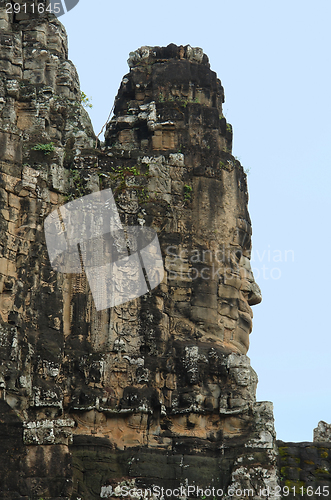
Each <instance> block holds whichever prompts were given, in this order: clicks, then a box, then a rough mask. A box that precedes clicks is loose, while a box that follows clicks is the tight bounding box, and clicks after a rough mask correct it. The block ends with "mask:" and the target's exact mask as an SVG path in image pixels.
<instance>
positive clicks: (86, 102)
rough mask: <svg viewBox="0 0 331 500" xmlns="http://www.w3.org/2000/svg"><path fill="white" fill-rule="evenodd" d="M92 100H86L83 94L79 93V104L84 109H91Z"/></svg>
mask: <svg viewBox="0 0 331 500" xmlns="http://www.w3.org/2000/svg"><path fill="white" fill-rule="evenodd" d="M91 100H92V98H88V97H87V95H86V94H85V92H83V91H81V93H80V102H81V105H82V106H83V107H84V108H93V104H92V103H91Z"/></svg>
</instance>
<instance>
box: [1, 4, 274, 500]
mask: <svg viewBox="0 0 331 500" xmlns="http://www.w3.org/2000/svg"><path fill="white" fill-rule="evenodd" d="M5 10H6V9H5V8H4V7H3V5H2V4H1V5H0V14H1V16H0V27H1V30H2V31H1V34H0V44H1V57H0V70H1V74H0V147H1V161H0V195H1V198H0V199H1V214H0V224H1V242H0V403H1V404H0V433H1V434H0V435H1V437H2V439H1V450H2V453H1V454H0V455H1V470H2V474H1V476H0V491H1V495H2V496H0V498H6V499H7V498H8V499H11V498H22V499H23V498H25V499H40V498H43V499H44V500H45V499H46V498H47V499H53V500H55V499H59V498H63V499H65V498H66V499H69V498H70V499H71V500H73V499H74V500H78V499H79V498H81V499H84V500H90V499H96V498H109V497H112V496H115V497H121V496H123V497H124V496H125V495H123V492H122V491H121V488H120V486H121V485H122V486H126V487H130V488H136V487H137V488H138V487H139V488H145V487H149V488H153V486H154V487H159V488H161V487H164V488H184V487H188V486H191V487H193V486H194V487H197V486H199V487H203V488H206V487H210V488H215V489H216V490H215V491H216V493H215V495H213V496H220V490H221V489H222V490H223V493H224V494H223V495H222V496H223V497H224V498H230V497H231V491H232V490H231V488H235V490H237V491H238V493H237V494H236V497H237V498H245V497H246V496H247V494H245V493H244V490H245V489H246V490H247V491H248V490H249V491H251V492H252V494H250V496H252V497H253V498H255V499H258V498H266V496H267V497H269V496H270V497H272V496H273V492H274V491H275V488H276V486H277V484H279V473H278V468H277V447H276V441H275V431H274V425H273V412H272V404H271V403H268V402H256V398H255V393H256V384H257V375H256V373H255V372H254V370H253V369H252V368H251V366H250V360H249V358H248V357H247V351H248V347H249V336H250V333H251V330H252V316H253V314H252V309H251V306H253V305H255V304H258V303H259V302H260V301H261V292H260V289H259V287H258V285H257V284H256V283H255V281H254V277H253V274H252V271H251V268H250V252H251V234H252V229H251V221H250V218H249V214H248V209H247V203H248V192H247V182H246V174H245V172H244V170H243V168H242V166H241V165H240V162H239V161H238V160H236V159H235V158H234V157H233V156H232V151H231V149H232V127H231V125H230V124H228V123H227V121H226V119H225V117H224V116H223V113H222V104H223V101H224V91H223V87H222V85H221V82H220V80H219V79H218V78H217V75H216V74H215V73H214V72H213V71H211V69H210V65H209V61H208V57H207V56H206V55H205V54H204V53H203V51H202V49H199V48H192V47H190V46H185V47H183V46H180V47H178V46H176V45H173V44H171V45H169V46H168V47H142V48H140V49H138V50H137V51H135V52H133V53H131V54H130V57H129V61H128V62H129V67H130V71H129V73H128V74H127V75H125V76H124V78H123V79H122V82H121V84H120V88H119V92H118V95H117V97H116V99H115V107H114V116H113V117H112V119H111V120H110V122H109V123H108V125H107V131H106V137H105V143H104V144H100V143H99V142H98V141H97V140H96V138H95V135H94V132H93V130H92V127H91V123H90V120H89V117H88V115H87V113H86V111H85V109H84V108H83V106H82V103H81V92H80V88H79V81H78V76H77V73H76V70H75V68H74V66H73V64H72V63H71V62H70V61H69V60H68V51H67V39H66V34H65V30H64V28H63V26H62V25H61V23H59V21H58V20H57V19H56V18H55V17H52V16H50V15H46V16H39V17H36V16H32V15H30V14H26V15H24V14H20V15H16V16H13V15H12V16H8V15H7V14H6V11H5ZM106 189H111V190H112V192H113V194H114V197H115V201H116V205H117V209H118V212H119V215H120V219H121V222H122V224H123V225H124V227H127V226H131V227H144V226H145V227H150V228H153V229H154V230H155V231H156V232H157V235H158V240H159V243H160V247H161V251H162V257H163V261H164V267H165V275H164V279H163V280H162V283H161V284H160V285H159V286H158V287H156V288H155V289H154V290H151V291H149V292H148V293H145V294H144V295H142V296H141V297H138V298H136V299H134V300H132V301H130V302H127V303H125V304H121V305H119V306H116V307H113V308H111V309H104V310H101V311H98V310H96V307H95V305H94V301H93V297H92V293H91V290H90V287H89V283H88V279H87V276H86V273H85V272H81V273H77V274H73V273H71V274H65V273H64V274H62V273H60V272H57V271H55V270H54V269H53V268H52V266H51V264H50V261H49V256H48V252H47V247H46V241H45V234H44V221H45V218H46V217H47V216H48V215H49V214H50V213H52V212H53V211H54V210H57V209H58V208H59V207H60V206H62V205H64V204H66V203H70V202H71V201H73V200H75V199H76V198H81V197H83V196H85V195H87V194H91V193H94V192H96V191H99V190H106ZM71 223H72V224H75V223H76V221H75V220H74V219H73V220H71ZM83 223H84V221H83ZM82 227H83V224H82ZM104 293H106V291H105V290H103V289H101V290H100V294H104ZM116 488H117V489H116ZM229 488H230V493H229V490H228V489H229ZM268 488H269V490H270V494H269V493H268V494H267V495H265V494H264V493H263V492H264V491H268ZM217 490H219V493H217ZM240 492H241V493H240ZM194 496H195V495H194V493H193V492H192V490H185V491H184V492H183V493H182V494H181V497H182V498H193V497H194ZM198 496H203V495H201V494H200V493H199V494H198Z"/></svg>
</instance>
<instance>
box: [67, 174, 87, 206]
mask: <svg viewBox="0 0 331 500" xmlns="http://www.w3.org/2000/svg"><path fill="white" fill-rule="evenodd" d="M70 179H71V181H72V188H71V192H70V193H69V194H68V196H67V197H66V201H72V200H75V199H76V198H81V197H82V196H85V194H86V192H85V187H84V184H83V179H82V178H81V174H80V172H79V170H76V169H73V170H71V178H70Z"/></svg>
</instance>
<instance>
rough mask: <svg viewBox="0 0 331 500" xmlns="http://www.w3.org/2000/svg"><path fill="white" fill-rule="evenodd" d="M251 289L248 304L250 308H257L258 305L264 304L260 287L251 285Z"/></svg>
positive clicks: (254, 284) (255, 284)
mask: <svg viewBox="0 0 331 500" xmlns="http://www.w3.org/2000/svg"><path fill="white" fill-rule="evenodd" d="M250 285H251V287H250V288H251V289H250V291H249V292H248V303H249V305H250V306H255V305H256V304H260V302H262V293H261V289H260V287H259V285H258V284H257V283H255V281H254V282H253V283H250Z"/></svg>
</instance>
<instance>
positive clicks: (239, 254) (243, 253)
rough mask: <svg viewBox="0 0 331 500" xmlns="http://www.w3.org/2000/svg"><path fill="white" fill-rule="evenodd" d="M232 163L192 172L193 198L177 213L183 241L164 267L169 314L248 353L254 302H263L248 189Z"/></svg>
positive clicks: (170, 249)
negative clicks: (253, 264)
mask: <svg viewBox="0 0 331 500" xmlns="http://www.w3.org/2000/svg"><path fill="white" fill-rule="evenodd" d="M229 161H231V160H229ZM232 163H233V164H232V165H231V164H230V163H229V169H226V170H222V171H216V172H214V176H208V177H207V176H194V172H193V177H192V191H191V192H190V193H191V200H190V203H189V204H188V206H187V207H186V209H185V210H183V211H181V212H180V218H179V217H178V219H179V221H178V224H179V227H180V230H181V231H182V235H181V237H180V238H179V240H180V243H179V244H178V245H174V244H173V245H168V246H167V247H165V254H166V257H165V266H166V269H167V272H168V276H167V278H168V280H167V284H168V287H169V291H170V297H172V300H171V308H170V310H171V313H170V314H171V315H172V316H173V317H174V318H178V317H179V316H182V317H183V318H186V319H185V320H184V319H183V321H184V322H186V323H187V327H188V325H190V326H191V328H193V327H196V328H197V330H198V332H199V333H200V334H201V335H202V336H203V337H206V336H207V337H209V338H213V339H214V340H217V342H220V341H221V342H222V344H223V345H224V347H226V349H228V350H231V351H235V352H239V353H246V352H247V350H248V347H249V334H250V333H251V330H252V317H253V313H252V309H251V307H250V306H251V305H254V304H258V303H259V302H260V301H261V292H260V289H259V287H258V285H257V284H256V283H255V281H254V277H253V274H252V270H251V266H250V253H251V232H252V231H251V224H250V220H249V215H248V212H247V202H246V191H245V190H244V191H242V190H240V185H241V183H243V182H245V178H244V174H243V172H242V169H241V167H240V166H239V164H237V165H235V162H232ZM209 174H210V175H211V172H209ZM238 180H239V181H240V182H238ZM185 233H187V234H185ZM169 236H170V237H171V238H173V235H169ZM166 239H167V238H166V236H165V240H166ZM174 321H175V323H176V324H177V322H178V321H179V320H176V319H175V320H174ZM193 325H194V326H193Z"/></svg>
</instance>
